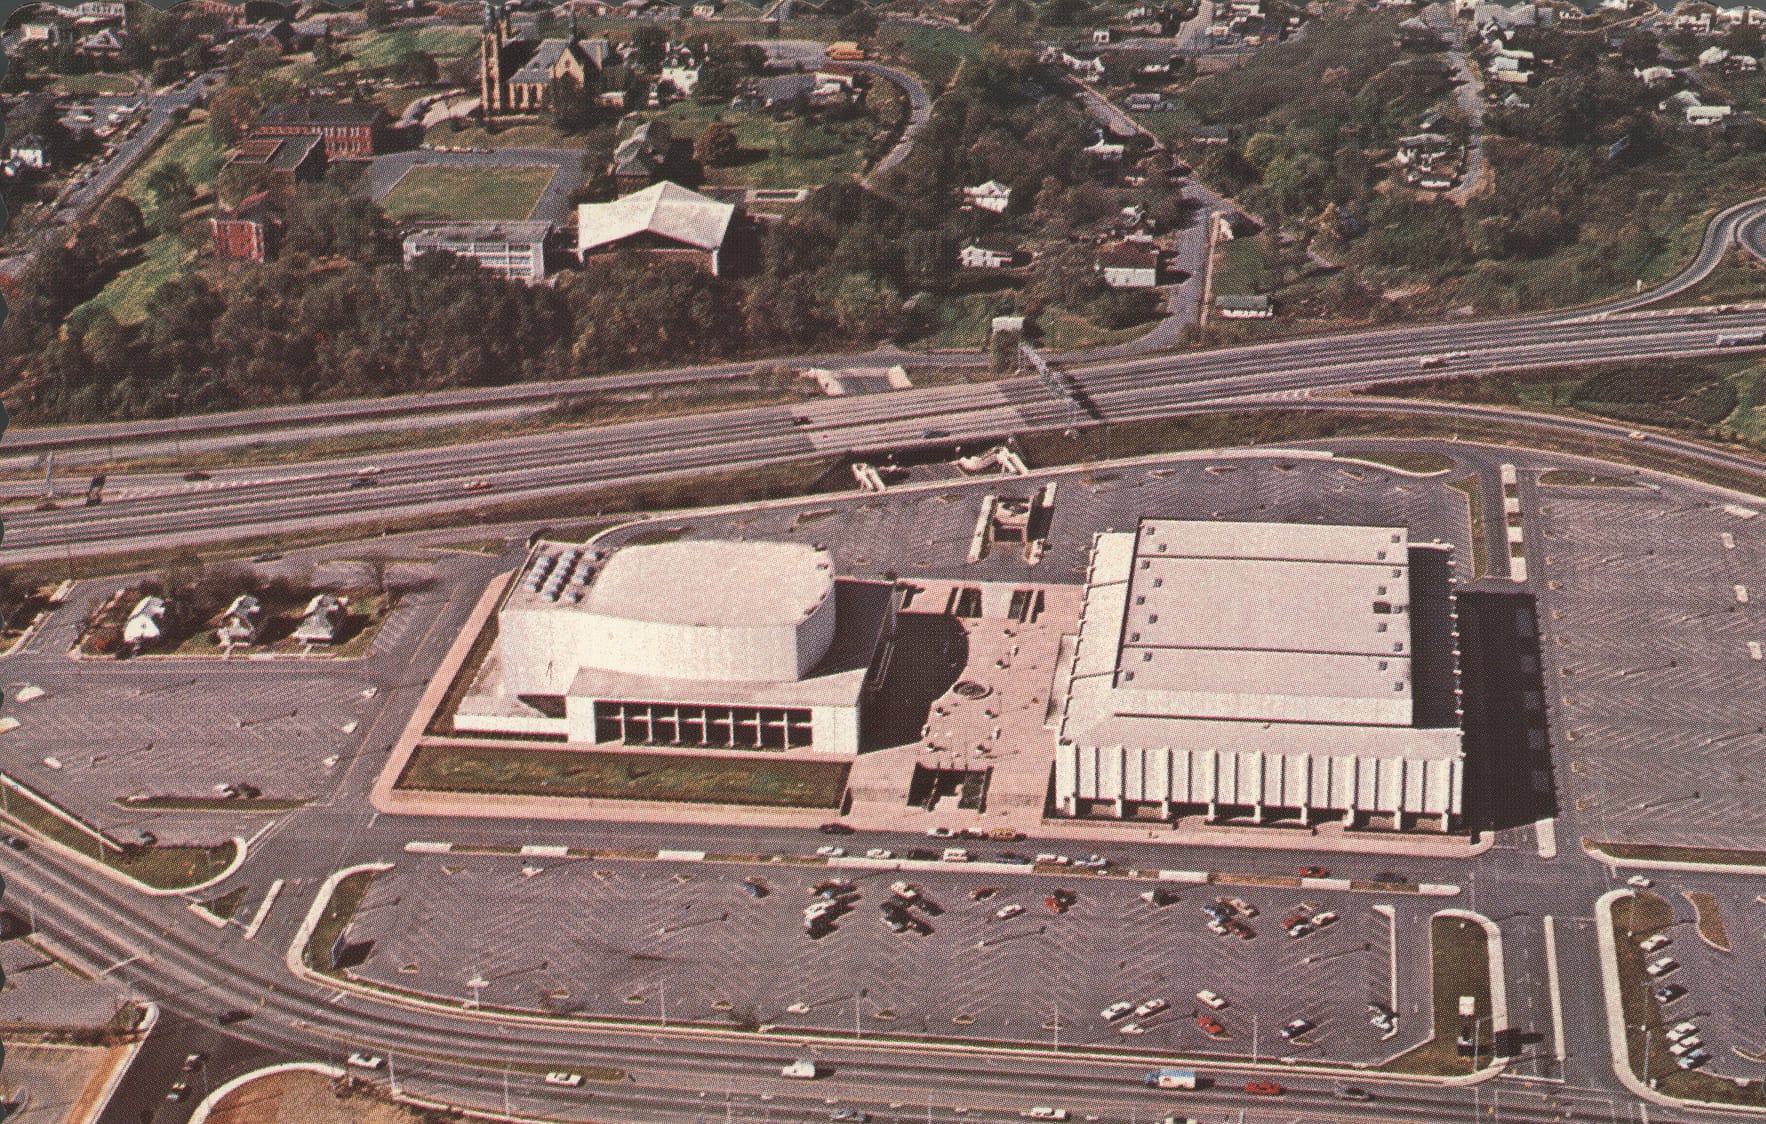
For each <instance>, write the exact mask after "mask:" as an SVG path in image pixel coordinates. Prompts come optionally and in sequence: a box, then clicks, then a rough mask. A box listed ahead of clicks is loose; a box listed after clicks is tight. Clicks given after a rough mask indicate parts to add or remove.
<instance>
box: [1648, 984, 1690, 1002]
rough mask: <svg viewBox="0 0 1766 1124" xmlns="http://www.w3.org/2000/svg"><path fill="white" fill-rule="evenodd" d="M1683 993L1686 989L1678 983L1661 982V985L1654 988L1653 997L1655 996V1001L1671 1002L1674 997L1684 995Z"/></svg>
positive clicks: (1677, 997)
mask: <svg viewBox="0 0 1766 1124" xmlns="http://www.w3.org/2000/svg"><path fill="white" fill-rule="evenodd" d="M1685 994H1686V989H1685V988H1684V987H1681V986H1680V985H1679V984H1663V985H1662V986H1661V987H1658V988H1656V990H1655V997H1656V1002H1657V1003H1672V1002H1674V1001H1675V1000H1676V999H1679V998H1681V997H1682V996H1684V995H1685Z"/></svg>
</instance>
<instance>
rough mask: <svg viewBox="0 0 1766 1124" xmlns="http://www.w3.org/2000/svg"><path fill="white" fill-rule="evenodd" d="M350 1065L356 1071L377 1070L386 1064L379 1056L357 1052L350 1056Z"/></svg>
mask: <svg viewBox="0 0 1766 1124" xmlns="http://www.w3.org/2000/svg"><path fill="white" fill-rule="evenodd" d="M350 1064H351V1065H353V1066H355V1067H357V1068H358V1069H379V1068H380V1067H381V1066H383V1065H385V1064H386V1059H385V1058H383V1057H381V1056H380V1055H379V1054H364V1053H362V1052H361V1051H359V1050H358V1051H356V1052H355V1053H353V1054H351V1055H350Z"/></svg>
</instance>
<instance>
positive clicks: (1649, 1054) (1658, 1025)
mask: <svg viewBox="0 0 1766 1124" xmlns="http://www.w3.org/2000/svg"><path fill="white" fill-rule="evenodd" d="M1597 912H1598V911H1597ZM1673 922H1674V911H1673V909H1671V908H1670V907H1669V905H1668V903H1667V902H1665V901H1663V900H1662V899H1661V898H1659V897H1657V896H1656V895H1654V894H1647V893H1639V894H1630V895H1627V896H1626V897H1623V898H1620V899H1619V900H1617V901H1615V902H1614V903H1613V912H1612V925H1613V945H1614V949H1615V951H1616V952H1617V953H1618V958H1619V1000H1620V1004H1621V1006H1622V1007H1623V1008H1624V1011H1625V1037H1626V1043H1627V1050H1626V1053H1627V1054H1628V1055H1629V1056H1630V1063H1631V1072H1632V1073H1634V1074H1636V1075H1637V1076H1638V1077H1639V1078H1642V1079H1644V1080H1647V1081H1648V1082H1649V1083H1650V1084H1651V1085H1653V1086H1655V1088H1656V1089H1658V1090H1659V1091H1661V1092H1663V1093H1666V1094H1668V1095H1669V1096H1671V1097H1684V1098H1687V1099H1690V1100H1700V1101H1716V1102H1718V1103H1720V1104H1736V1105H1753V1106H1756V1107H1758V1106H1759V1105H1761V1104H1762V1098H1761V1092H1760V1084H1759V1081H1758V1080H1757V1079H1756V1080H1755V1081H1753V1082H1751V1083H1750V1084H1749V1086H1748V1087H1747V1088H1746V1089H1738V1088H1736V1086H1735V1083H1734V1082H1733V1081H1728V1080H1725V1079H1724V1078H1721V1077H1718V1076H1716V1075H1715V1074H1710V1073H1700V1072H1698V1071H1697V1070H1683V1069H1681V1068H1679V1067H1678V1066H1676V1065H1675V1064H1674V1056H1673V1055H1672V1054H1670V1053H1669V1052H1668V1041H1667V1039H1666V1038H1665V1037H1663V1034H1662V1032H1663V1030H1664V1029H1665V1027H1666V1025H1667V1024H1668V1023H1669V1022H1671V1021H1672V1020H1671V1019H1664V1018H1663V1017H1662V1008H1661V1005H1660V1004H1659V1003H1657V1002H1656V997H1655V996H1654V995H1652V994H1650V985H1651V982H1652V981H1651V980H1650V977H1649V976H1648V975H1646V974H1645V973H1644V964H1645V962H1646V961H1647V960H1648V959H1649V957H1648V955H1647V954H1645V953H1644V951H1643V950H1642V949H1640V948H1638V947H1637V941H1638V938H1640V937H1643V936H1647V935H1649V934H1650V933H1654V932H1659V931H1660V930H1662V929H1665V928H1667V927H1668V926H1669V925H1671V924H1673ZM1646 1059H1647V1061H1646ZM1646 1066H1647V1072H1646V1071H1645V1067H1646Z"/></svg>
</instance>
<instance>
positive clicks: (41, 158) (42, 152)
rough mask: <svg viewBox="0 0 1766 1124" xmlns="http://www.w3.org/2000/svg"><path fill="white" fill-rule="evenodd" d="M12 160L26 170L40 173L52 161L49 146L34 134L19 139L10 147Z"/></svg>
mask: <svg viewBox="0 0 1766 1124" xmlns="http://www.w3.org/2000/svg"><path fill="white" fill-rule="evenodd" d="M12 158H13V159H14V160H17V161H18V162H19V163H20V164H23V165H24V166H25V167H27V168H36V169H38V170H39V171H41V170H42V169H44V168H47V167H49V165H50V164H51V163H53V161H52V160H51V158H50V156H49V144H48V142H47V141H45V140H44V139H43V138H42V137H40V136H38V135H37V134H36V133H32V134H30V135H29V136H25V137H20V138H19V140H18V143H17V144H14V145H13V146H12Z"/></svg>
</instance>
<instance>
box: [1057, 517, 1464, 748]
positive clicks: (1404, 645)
mask: <svg viewBox="0 0 1766 1124" xmlns="http://www.w3.org/2000/svg"><path fill="white" fill-rule="evenodd" d="M1431 588H1433V584H1431ZM1410 589H1411V584H1410V544H1409V533H1408V531H1406V530H1405V529H1404V528H1401V527H1361V526H1355V527H1345V526H1317V525H1308V524H1292V523H1224V522H1209V521H1191V520H1173V519H1147V520H1143V521H1142V522H1141V523H1140V525H1139V527H1138V528H1137V530H1135V531H1134V532H1116V533H1110V534H1103V535H1099V536H1097V539H1096V544H1095V548H1094V551H1093V556H1092V567H1091V576H1090V579H1089V582H1088V586H1087V590H1086V606H1085V613H1084V615H1083V617H1082V620H1081V627H1080V635H1079V642H1078V646H1077V653H1076V657H1075V663H1074V668H1073V675H1072V678H1071V682H1070V684H1069V688H1068V698H1067V706H1066V712H1065V715H1064V717H1063V719H1062V727H1061V736H1062V738H1063V739H1064V740H1069V741H1075V742H1078V743H1081V744H1086V745H1123V746H1149V747H1151V746H1176V747H1193V746H1194V745H1195V744H1197V743H1205V744H1206V745H1208V746H1210V747H1214V748H1221V749H1225V748H1229V747H1231V748H1235V749H1238V750H1251V749H1255V750H1257V751H1259V752H1269V753H1280V754H1295V753H1329V754H1352V755H1369V754H1372V755H1377V756H1412V755H1415V754H1418V753H1421V754H1423V755H1425V756H1434V755H1437V754H1441V753H1446V752H1449V751H1451V752H1454V753H1457V752H1458V745H1459V741H1458V739H1459V731H1458V730H1457V728H1448V729H1432V730H1427V731H1423V730H1418V729H1415V728H1414V727H1415V722H1414V718H1415V714H1414V708H1413V702H1412V694H1411V671H1412V663H1411V651H1410V648H1411V644H1412V628H1411V614H1410V612H1409V609H1410V606H1409V600H1410Z"/></svg>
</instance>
